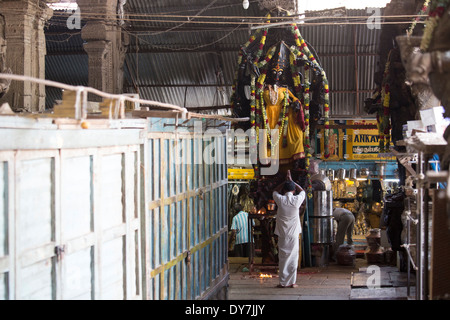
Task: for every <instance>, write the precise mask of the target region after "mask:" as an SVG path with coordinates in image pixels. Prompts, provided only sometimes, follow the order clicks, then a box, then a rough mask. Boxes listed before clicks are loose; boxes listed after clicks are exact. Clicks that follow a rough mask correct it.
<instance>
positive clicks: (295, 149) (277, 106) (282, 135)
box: [260, 41, 305, 164]
mask: <svg viewBox="0 0 450 320" xmlns="http://www.w3.org/2000/svg"><path fill="white" fill-rule="evenodd" d="M289 54H290V51H289V48H288V47H287V45H286V44H285V43H284V42H283V41H281V42H280V43H279V44H278V45H277V50H276V51H275V54H274V56H273V58H272V60H271V62H270V66H269V72H268V74H267V81H266V82H265V84H264V86H263V92H262V97H261V99H260V103H261V109H262V114H263V119H262V121H264V124H265V126H264V127H263V128H264V129H267V130H268V129H270V130H273V129H278V130H279V132H278V139H275V141H274V140H272V138H273V137H272V138H269V137H267V136H266V137H265V138H266V139H269V145H268V150H267V152H268V154H267V155H269V154H271V152H272V150H274V148H278V152H279V153H278V159H279V161H280V164H286V163H290V162H292V161H295V160H298V159H301V158H304V157H305V152H304V131H305V117H304V110H303V106H302V104H301V102H300V100H299V99H298V98H297V97H296V96H295V95H294V94H293V93H292V92H291V91H290V90H289V85H288V84H289V82H290V81H289V79H292V75H291V74H290V69H289Z"/></svg>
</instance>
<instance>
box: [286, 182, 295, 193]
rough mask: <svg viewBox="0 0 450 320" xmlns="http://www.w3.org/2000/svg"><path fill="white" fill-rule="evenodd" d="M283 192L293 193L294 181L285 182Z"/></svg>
mask: <svg viewBox="0 0 450 320" xmlns="http://www.w3.org/2000/svg"><path fill="white" fill-rule="evenodd" d="M284 191H285V192H293V191H295V183H294V181H286V182H285V183H284Z"/></svg>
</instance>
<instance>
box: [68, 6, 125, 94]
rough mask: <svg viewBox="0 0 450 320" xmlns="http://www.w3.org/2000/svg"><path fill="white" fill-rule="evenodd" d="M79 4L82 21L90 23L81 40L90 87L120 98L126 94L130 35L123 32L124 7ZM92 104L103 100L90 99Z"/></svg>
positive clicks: (87, 24)
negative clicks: (125, 81)
mask: <svg viewBox="0 0 450 320" xmlns="http://www.w3.org/2000/svg"><path fill="white" fill-rule="evenodd" d="M77 3H78V6H79V7H80V12H81V18H82V19H83V16H86V21H87V23H86V25H85V26H84V27H83V29H82V30H81V36H82V38H83V40H84V41H85V44H84V50H85V51H86V52H87V54H88V57H89V82H88V83H89V86H90V87H92V88H95V89H98V90H101V91H104V92H107V93H114V94H120V93H122V92H123V65H124V61H125V53H126V46H127V45H128V35H127V34H126V33H124V32H123V31H122V29H121V27H120V24H121V23H120V18H119V17H118V12H119V11H120V10H121V9H123V7H122V6H121V4H120V3H119V1H118V0H103V1H101V0H97V1H92V0H78V1H77ZM122 3H123V1H122ZM96 15H97V16H96ZM89 100H91V101H99V100H101V98H100V97H98V96H90V97H89Z"/></svg>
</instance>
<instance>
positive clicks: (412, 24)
mask: <svg viewBox="0 0 450 320" xmlns="http://www.w3.org/2000/svg"><path fill="white" fill-rule="evenodd" d="M429 4H430V0H425V2H424V3H423V5H422V8H421V9H420V11H419V13H418V14H417V17H416V18H415V19H414V20H413V22H412V23H411V25H410V26H409V28H408V30H406V34H407V35H408V36H411V35H412V33H413V31H414V28H415V27H416V24H417V22H419V20H420V16H422V15H424V14H425V13H426V11H427V10H428V5H429Z"/></svg>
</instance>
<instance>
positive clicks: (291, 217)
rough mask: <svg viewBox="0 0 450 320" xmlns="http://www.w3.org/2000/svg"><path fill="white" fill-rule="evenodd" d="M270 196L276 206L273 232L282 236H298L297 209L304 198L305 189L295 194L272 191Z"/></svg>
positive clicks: (300, 230)
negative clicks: (275, 220)
mask: <svg viewBox="0 0 450 320" xmlns="http://www.w3.org/2000/svg"><path fill="white" fill-rule="evenodd" d="M272 196H273V200H274V201H275V203H276V204H277V206H278V210H277V218H276V219H277V222H276V225H275V232H274V233H275V234H276V235H277V236H282V237H298V235H299V234H300V233H302V227H301V224H300V210H299V209H300V206H301V205H302V203H303V201H304V200H305V197H306V193H305V191H301V192H300V193H299V194H298V195H296V196H294V194H293V193H292V192H286V194H285V195H281V194H279V193H278V192H277V191H274V192H273V195H272Z"/></svg>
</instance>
